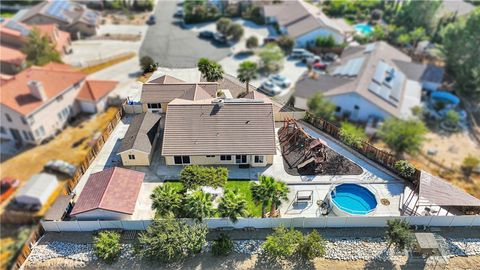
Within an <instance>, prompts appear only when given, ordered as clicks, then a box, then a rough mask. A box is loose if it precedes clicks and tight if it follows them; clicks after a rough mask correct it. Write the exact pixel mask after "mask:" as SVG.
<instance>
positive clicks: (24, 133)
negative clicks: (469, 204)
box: [22, 130, 30, 141]
mask: <svg viewBox="0 0 480 270" xmlns="http://www.w3.org/2000/svg"><path fill="white" fill-rule="evenodd" d="M22 133H23V138H24V139H25V140H26V141H29V140H30V137H28V133H27V132H26V131H25V130H22Z"/></svg>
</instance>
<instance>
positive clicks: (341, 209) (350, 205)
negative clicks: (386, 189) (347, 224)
mask: <svg viewBox="0 0 480 270" xmlns="http://www.w3.org/2000/svg"><path fill="white" fill-rule="evenodd" d="M329 201H330V205H331V206H332V210H333V212H334V213H335V214H336V215H337V216H363V215H371V214H373V213H374V212H375V209H376V208H377V204H378V203H377V198H376V197H375V194H374V193H373V192H372V191H370V190H369V189H368V188H366V187H363V186H361V185H358V184H340V185H338V186H335V187H334V188H333V189H332V191H330V193H329Z"/></svg>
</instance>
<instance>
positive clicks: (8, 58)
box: [0, 45, 27, 65]
mask: <svg viewBox="0 0 480 270" xmlns="http://www.w3.org/2000/svg"><path fill="white" fill-rule="evenodd" d="M26 58H27V56H26V55H25V54H23V53H22V52H21V51H20V50H16V49H13V48H10V47H7V46H3V45H0V61H2V62H6V63H11V64H15V65H21V64H22V62H23V61H25V59H26Z"/></svg>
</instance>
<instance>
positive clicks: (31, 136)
mask: <svg viewBox="0 0 480 270" xmlns="http://www.w3.org/2000/svg"><path fill="white" fill-rule="evenodd" d="M28 136H29V137H30V140H32V141H35V138H33V133H32V132H31V131H29V132H28Z"/></svg>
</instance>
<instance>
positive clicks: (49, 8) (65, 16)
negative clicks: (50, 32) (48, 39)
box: [15, 0, 101, 39]
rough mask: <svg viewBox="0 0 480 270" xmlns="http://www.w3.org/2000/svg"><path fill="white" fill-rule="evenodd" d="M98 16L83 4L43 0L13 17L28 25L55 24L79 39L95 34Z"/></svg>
mask: <svg viewBox="0 0 480 270" xmlns="http://www.w3.org/2000/svg"><path fill="white" fill-rule="evenodd" d="M100 17H101V15H100V13H99V12H97V11H94V10H91V9H89V8H87V7H86V6H85V5H83V4H80V3H77V2H72V1H67V0H65V1H43V2H41V3H39V4H37V5H35V6H33V7H31V8H30V9H28V10H27V11H23V12H22V13H21V15H19V16H15V19H16V20H18V21H20V22H23V23H26V24H29V25H42V24H56V25H58V27H59V28H60V29H61V30H63V31H66V32H68V33H70V35H71V37H72V38H73V39H79V38H81V37H84V36H94V35H96V34H97V27H98V26H99V24H100V20H101V18H100Z"/></svg>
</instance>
